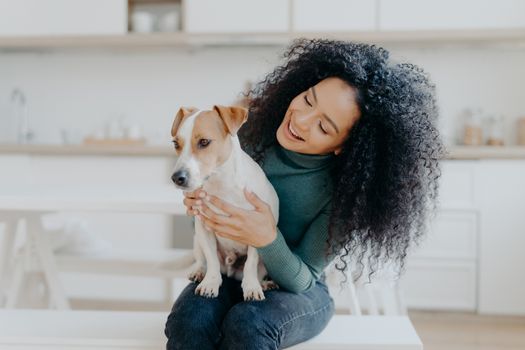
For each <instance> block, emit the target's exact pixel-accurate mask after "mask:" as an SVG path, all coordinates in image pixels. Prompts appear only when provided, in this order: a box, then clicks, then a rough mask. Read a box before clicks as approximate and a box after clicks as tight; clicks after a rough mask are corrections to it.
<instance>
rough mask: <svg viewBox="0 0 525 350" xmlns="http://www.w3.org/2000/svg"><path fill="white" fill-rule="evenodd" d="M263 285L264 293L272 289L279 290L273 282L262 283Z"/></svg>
mask: <svg viewBox="0 0 525 350" xmlns="http://www.w3.org/2000/svg"><path fill="white" fill-rule="evenodd" d="M261 285H262V290H264V291H267V290H272V289H279V285H278V284H277V283H275V282H274V281H272V280H265V281H262V282H261Z"/></svg>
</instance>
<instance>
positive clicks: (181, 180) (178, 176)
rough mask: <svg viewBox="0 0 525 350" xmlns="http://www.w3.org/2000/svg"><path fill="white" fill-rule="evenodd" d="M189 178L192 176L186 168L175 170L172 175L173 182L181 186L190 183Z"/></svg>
mask: <svg viewBox="0 0 525 350" xmlns="http://www.w3.org/2000/svg"><path fill="white" fill-rule="evenodd" d="M189 178H190V177H189V174H188V171H186V170H179V171H176V172H174V173H173V175H171V180H172V181H173V183H175V185H177V186H181V187H185V186H187V185H188V181H189Z"/></svg>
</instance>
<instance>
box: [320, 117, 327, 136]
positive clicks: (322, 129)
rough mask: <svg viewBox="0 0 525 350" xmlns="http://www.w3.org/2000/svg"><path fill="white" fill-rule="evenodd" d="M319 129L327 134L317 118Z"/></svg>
mask: <svg viewBox="0 0 525 350" xmlns="http://www.w3.org/2000/svg"><path fill="white" fill-rule="evenodd" d="M319 129H321V131H322V132H323V133H324V134H328V133H327V132H326V130H325V129H324V128H323V123H321V121H320V120H319Z"/></svg>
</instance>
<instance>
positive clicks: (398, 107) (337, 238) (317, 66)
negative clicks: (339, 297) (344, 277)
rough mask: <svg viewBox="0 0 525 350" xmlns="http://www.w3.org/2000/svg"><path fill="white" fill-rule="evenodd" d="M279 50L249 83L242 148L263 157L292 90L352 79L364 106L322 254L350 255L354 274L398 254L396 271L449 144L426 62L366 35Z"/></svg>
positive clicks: (341, 166)
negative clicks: (269, 67)
mask: <svg viewBox="0 0 525 350" xmlns="http://www.w3.org/2000/svg"><path fill="white" fill-rule="evenodd" d="M283 58H284V59H285V63H284V64H282V65H280V66H278V67H277V68H275V70H274V71H273V72H271V73H270V74H269V75H267V76H266V78H265V79H264V80H263V81H261V82H259V83H258V84H257V85H255V87H254V88H253V89H252V90H251V91H250V95H251V97H252V99H251V102H250V105H249V122H248V123H246V124H245V125H244V126H243V127H242V128H241V130H240V132H239V137H240V139H241V143H242V145H243V147H244V149H245V150H246V151H247V152H248V153H250V155H251V156H252V157H253V158H254V159H255V160H256V161H257V162H258V163H259V164H262V163H263V162H264V156H265V151H266V150H267V149H268V147H270V146H272V145H274V144H276V143H277V139H276V136H275V132H276V130H277V128H278V127H279V125H280V123H281V121H282V119H283V117H284V115H285V112H286V110H287V108H288V106H289V104H290V102H291V100H292V99H293V98H294V97H296V96H297V95H298V94H300V93H301V92H303V91H305V90H307V89H308V88H309V87H311V86H313V85H315V84H317V83H318V82H319V81H321V80H323V79H325V78H329V77H337V78H340V79H342V80H344V81H345V82H346V83H348V84H349V85H350V86H352V87H354V88H355V89H356V91H357V103H358V106H359V108H360V111H361V116H360V118H359V120H358V121H357V123H356V124H355V125H354V126H353V127H352V129H351V130H350V133H349V135H348V137H347V139H346V141H345V142H344V144H343V149H342V151H341V153H340V154H339V155H338V156H337V157H335V164H334V167H333V169H334V170H333V173H332V176H333V180H334V184H335V187H334V193H333V198H332V213H331V217H330V224H329V239H328V242H327V244H328V246H327V254H328V255H331V256H335V255H339V257H340V258H341V260H340V262H339V263H338V264H336V268H337V269H339V270H341V271H343V272H344V271H345V270H346V269H347V267H348V265H349V263H350V261H355V263H357V265H358V266H356V268H354V267H352V269H351V270H352V272H353V273H354V275H353V278H354V279H355V280H357V279H358V278H359V277H360V276H361V275H362V274H363V270H364V268H365V267H366V269H367V271H368V272H369V274H368V278H370V277H371V276H372V274H374V272H376V271H377V270H378V268H380V267H381V265H382V263H389V264H392V263H394V266H396V270H397V276H400V275H401V274H402V272H403V271H404V270H405V260H406V256H407V253H408V252H409V249H411V247H412V246H414V245H417V244H419V241H420V238H421V237H422V236H423V234H424V232H425V231H426V228H427V226H426V224H427V222H428V220H427V219H428V218H429V216H431V215H429V214H433V213H434V211H435V208H436V202H437V192H438V178H439V176H440V175H441V171H440V167H439V163H438V161H439V159H441V158H442V157H443V155H444V153H445V151H444V146H443V143H442V140H441V138H440V135H439V133H438V130H437V127H436V121H437V117H438V110H437V106H436V100H435V88H434V85H433V84H432V83H431V82H430V80H429V77H428V75H427V74H426V73H425V72H424V71H423V70H422V69H420V68H418V67H417V66H415V65H413V64H409V63H394V62H392V60H390V59H389V52H388V51H386V50H385V49H383V48H381V47H377V46H375V45H369V44H364V43H352V42H343V41H332V40H324V39H314V40H310V39H297V40H295V41H294V42H293V43H292V44H291V46H290V47H289V48H288V49H287V50H286V51H285V53H284V57H283ZM364 260H365V261H364Z"/></svg>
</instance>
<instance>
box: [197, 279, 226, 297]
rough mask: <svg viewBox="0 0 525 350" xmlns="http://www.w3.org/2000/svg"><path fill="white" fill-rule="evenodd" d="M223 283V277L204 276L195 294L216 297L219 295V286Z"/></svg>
mask: <svg viewBox="0 0 525 350" xmlns="http://www.w3.org/2000/svg"><path fill="white" fill-rule="evenodd" d="M221 284H222V278H220V277H218V278H215V277H211V278H210V277H208V276H206V277H204V279H203V280H202V282H201V283H199V285H198V286H197V288H196V289H195V294H198V295H200V296H203V297H206V298H216V297H217V296H218V295H219V287H220V286H221Z"/></svg>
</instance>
